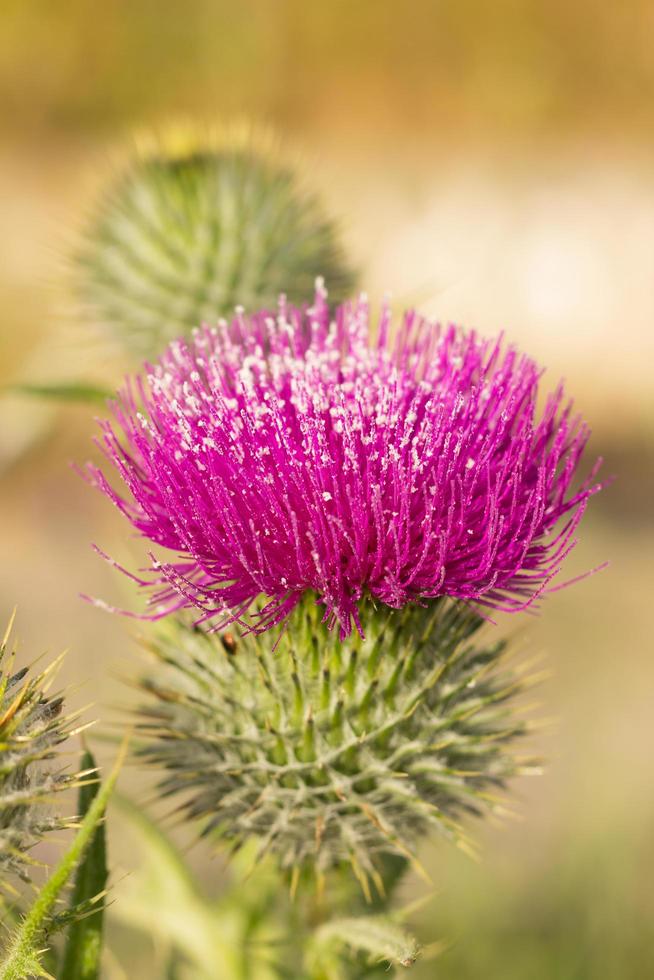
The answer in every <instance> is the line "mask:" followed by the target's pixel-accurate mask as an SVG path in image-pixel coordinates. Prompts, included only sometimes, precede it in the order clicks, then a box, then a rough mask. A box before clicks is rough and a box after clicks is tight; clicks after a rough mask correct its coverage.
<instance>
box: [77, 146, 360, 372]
mask: <svg viewBox="0 0 654 980" xmlns="http://www.w3.org/2000/svg"><path fill="white" fill-rule="evenodd" d="M76 267H77V280H78V291H79V293H80V295H81V299H82V301H83V304H84V307H85V309H86V311H87V313H88V314H89V315H90V317H91V319H92V320H95V321H96V322H98V323H99V324H100V325H103V326H104V327H105V328H106V329H108V330H109V331H110V333H111V334H112V336H114V338H116V339H118V340H119V342H120V343H121V344H123V345H124V346H126V347H127V348H129V349H130V350H133V351H135V352H136V353H137V354H140V355H142V356H151V355H154V354H155V353H158V352H159V351H160V350H161V348H162V347H163V346H164V345H165V344H166V343H168V342H169V341H171V340H173V339H174V338H176V337H179V336H182V335H184V334H188V333H190V331H191V330H192V328H194V327H199V326H200V325H201V324H202V323H205V322H206V323H209V324H214V323H215V322H216V320H217V318H218V317H220V316H231V315H232V314H233V311H234V306H235V305H236V304H237V303H242V304H244V305H247V306H248V307H250V308H255V309H256V308H262V307H269V308H274V305H275V303H276V301H277V296H278V295H279V293H280V292H281V291H282V290H287V291H288V295H289V299H290V300H292V301H297V302H302V301H304V300H307V299H309V298H310V296H311V292H312V289H313V281H314V279H315V277H316V275H318V274H319V273H321V274H325V275H326V276H328V277H329V281H330V282H331V283H332V285H333V288H334V290H335V292H336V293H338V294H339V295H341V296H344V295H346V294H347V292H348V291H349V290H350V288H351V286H352V282H353V273H352V270H351V268H350V267H349V266H348V264H347V262H346V260H345V257H344V254H343V251H342V248H341V244H340V241H339V235H338V231H337V228H336V226H335V224H334V223H333V222H332V221H331V220H330V219H329V218H328V217H327V216H326V214H325V212H324V210H323V207H322V205H321V203H320V201H319V200H318V198H317V197H316V196H315V195H314V194H313V193H312V192H309V191H307V190H305V189H304V188H303V187H302V185H301V183H300V182H299V180H298V179H297V178H296V176H295V174H294V173H293V171H292V170H291V169H289V167H288V166H287V165H286V164H284V163H283V162H281V160H280V158H279V154H278V153H277V152H276V151H275V149H274V146H273V143H272V141H271V140H270V139H267V138H264V137H263V136H261V137H260V136H256V135H252V133H245V132H244V133H241V132H239V131H237V130H234V131H231V132H230V131H226V132H225V133H224V134H218V135H212V134H211V133H207V134H206V135H203V134H202V133H201V132H200V131H197V132H196V131H194V130H191V129H188V128H187V129H180V128H177V129H171V130H170V131H169V132H165V133H164V134H163V135H162V137H161V138H160V139H157V140H149V141H147V142H145V143H144V144H143V146H142V149H141V152H140V154H139V156H138V157H137V158H136V159H135V160H134V161H133V162H132V164H131V165H128V166H127V167H126V168H125V170H124V172H123V173H122V175H120V176H119V177H118V178H117V179H116V180H115V182H114V183H113V184H112V185H110V186H109V187H108V189H107V191H106V192H105V194H104V196H103V198H102V199H101V201H100V203H99V206H98V207H97V209H96V212H95V215H94V217H93V218H92V220H91V221H90V222H89V224H88V227H87V229H86V232H85V235H84V238H83V240H82V244H81V246H80V248H79V249H78V252H77V255H76Z"/></svg>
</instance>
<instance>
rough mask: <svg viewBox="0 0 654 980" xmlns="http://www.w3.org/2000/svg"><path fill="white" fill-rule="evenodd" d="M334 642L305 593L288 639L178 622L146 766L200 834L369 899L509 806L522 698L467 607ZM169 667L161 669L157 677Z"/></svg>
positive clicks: (170, 630) (171, 630)
mask: <svg viewBox="0 0 654 980" xmlns="http://www.w3.org/2000/svg"><path fill="white" fill-rule="evenodd" d="M361 612H362V626H363V632H364V634H365V639H363V638H362V637H361V636H359V635H358V634H356V633H355V634H353V635H351V636H350V637H348V638H347V639H345V640H339V638H338V635H337V631H336V630H334V631H332V632H330V631H328V630H327V629H326V627H325V626H324V625H322V624H321V622H320V618H321V613H322V610H321V608H320V607H319V606H317V605H316V603H315V600H314V598H313V597H312V596H311V595H307V596H306V597H305V598H304V599H303V600H302V602H301V604H300V605H299V606H298V607H297V608H296V609H295V610H294V612H293V613H292V615H291V618H290V620H289V623H288V626H287V628H286V630H285V631H284V632H283V633H282V634H281V636H280V635H279V634H277V635H275V634H276V631H275V630H271V631H268V632H265V633H263V634H260V635H258V636H257V635H252V634H250V635H238V634H237V633H236V632H233V633H211V634H207V633H205V632H203V631H202V630H200V629H198V628H194V627H192V626H190V625H188V624H185V623H184V622H182V621H180V620H179V619H175V618H172V617H171V618H170V619H169V620H168V621H167V622H166V623H165V624H164V626H163V628H162V630H161V631H160V632H159V634H158V637H157V639H156V640H155V641H154V643H153V645H152V650H153V653H154V654H155V656H156V657H157V659H158V660H159V661H160V662H161V664H160V669H159V670H158V671H157V672H155V673H154V675H153V676H152V677H150V678H148V679H147V680H146V681H144V682H143V687H144V689H145V690H146V691H147V692H148V694H149V695H151V697H152V699H153V700H150V701H149V702H148V703H147V704H146V705H145V706H144V707H143V709H142V720H141V725H140V729H141V735H142V736H143V737H144V741H143V743H142V745H141V747H140V751H141V753H142V756H143V757H144V758H145V759H146V760H148V761H149V762H150V763H153V764H155V765H156V766H159V767H162V768H163V769H164V770H165V776H164V778H163V780H162V781H161V783H160V790H161V793H162V794H163V795H164V796H170V795H177V794H181V795H182V796H183V802H182V804H181V806H182V810H183V811H184V812H185V814H186V816H187V817H188V818H189V819H192V820H196V819H197V820H200V821H201V823H202V826H203V833H204V834H206V835H210V836H214V835H216V836H218V837H222V838H223V839H226V840H227V841H230V842H232V844H233V845H234V846H236V847H239V846H241V845H243V844H244V843H246V842H247V841H248V840H249V839H251V838H254V839H256V840H257V841H258V842H259V853H260V854H261V855H262V854H264V853H266V852H273V853H274V854H276V856H277V858H278V860H279V862H280V865H281V867H283V868H284V869H287V870H288V871H290V872H291V873H292V875H293V876H294V877H295V878H296V879H297V877H298V875H299V874H300V873H305V872H306V871H311V872H315V873H316V875H317V877H318V879H319V880H320V879H321V878H322V876H323V875H324V874H325V873H326V872H328V871H329V870H330V869H331V868H333V867H338V866H349V867H350V868H351V869H352V870H353V871H354V874H355V875H356V877H357V878H358V879H359V882H360V883H361V886H362V888H363V890H364V892H365V893H366V894H367V895H370V894H371V893H372V889H371V887H370V886H371V882H372V883H373V884H374V885H376V886H377V888H378V889H379V891H380V892H381V891H383V887H384V881H385V880H386V876H385V869H386V868H387V867H388V862H389V860H391V861H392V860H393V859H397V858H398V857H399V858H401V859H404V860H409V861H411V862H414V861H415V859H414V846H415V844H416V842H417V841H418V840H419V839H420V838H421V837H422V836H423V835H424V834H425V833H426V832H428V831H429V830H430V829H435V830H436V831H438V832H440V833H441V834H444V835H445V836H446V837H448V838H450V839H452V840H453V841H455V842H456V843H458V844H459V845H460V846H463V847H464V848H465V847H466V846H468V844H467V838H466V835H465V831H464V830H463V829H462V827H461V825H460V823H459V818H460V817H461V816H463V815H465V814H479V813H482V812H484V811H488V810H492V809H494V808H496V807H498V806H499V803H500V800H499V799H498V798H497V797H496V796H495V795H494V791H495V790H497V789H500V788H501V787H503V786H504V783H505V781H506V780H507V778H508V777H510V776H512V775H515V774H517V773H518V772H520V771H523V767H522V766H521V765H520V764H519V763H518V761H517V760H516V758H515V757H514V755H513V753H512V751H511V748H510V746H511V743H512V742H513V740H514V739H516V738H517V737H518V736H521V735H522V734H523V733H524V731H525V727H526V726H525V723H524V722H521V721H516V720H515V719H514V718H513V717H512V715H511V711H510V708H509V707H508V706H507V705H506V703H505V702H506V701H507V699H508V698H510V697H511V696H513V695H514V694H515V693H516V692H517V691H518V690H519V688H520V684H519V682H518V681H517V679H516V677H515V676H514V675H513V673H511V672H509V671H508V669H507V668H506V667H505V666H503V664H502V657H503V654H504V652H505V646H504V644H503V643H502V642H500V643H496V644H494V645H485V644H484V643H481V644H480V643H479V642H477V637H476V634H477V633H478V630H479V628H480V626H482V624H483V620H482V619H481V618H480V617H479V616H478V615H477V614H476V613H475V612H474V611H472V610H471V609H470V608H468V607H466V606H465V605H463V604H462V603H456V602H451V601H449V600H446V599H442V600H436V601H435V602H434V603H432V604H431V605H430V606H429V607H428V608H425V607H421V606H417V605H409V606H406V607H405V608H403V609H401V610H387V611H385V612H381V611H379V610H376V609H375V607H374V606H373V604H372V602H367V603H363V604H362V609H361ZM162 666H163V667H165V669H161V667H162Z"/></svg>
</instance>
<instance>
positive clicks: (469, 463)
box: [466, 456, 475, 470]
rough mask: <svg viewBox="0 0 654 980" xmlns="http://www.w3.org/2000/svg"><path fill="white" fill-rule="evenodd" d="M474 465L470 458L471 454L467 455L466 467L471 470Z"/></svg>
mask: <svg viewBox="0 0 654 980" xmlns="http://www.w3.org/2000/svg"><path fill="white" fill-rule="evenodd" d="M474 465H475V461H474V459H473V458H472V456H469V457H468V462H467V463H466V469H467V470H471V469H472V467H473V466H474Z"/></svg>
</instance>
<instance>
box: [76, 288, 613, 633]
mask: <svg viewBox="0 0 654 980" xmlns="http://www.w3.org/2000/svg"><path fill="white" fill-rule="evenodd" d="M540 374H541V372H540V370H539V369H538V367H537V366H536V365H535V364H534V362H533V361H532V360H530V359H529V358H527V357H525V356H524V355H521V354H519V353H518V352H517V351H515V350H514V349H513V348H511V347H509V348H504V347H503V345H502V343H501V341H487V340H482V339H480V338H479V337H478V336H477V335H476V334H475V333H474V332H465V331H462V330H461V329H459V328H457V327H454V326H448V327H441V326H440V325H438V324H436V323H434V322H432V321H430V320H427V319H425V318H423V317H421V316H419V315H418V314H417V313H415V312H407V313H405V315H404V317H403V319H402V322H401V323H400V324H398V325H397V327H394V326H393V324H392V322H391V312H390V309H389V308H388V307H387V306H384V307H383V309H382V311H381V314H380V316H379V319H378V322H377V323H376V324H374V323H372V322H371V315H370V310H369V306H368V303H367V301H366V299H365V297H361V298H360V299H359V300H358V301H356V302H352V303H346V304H344V305H343V306H340V307H338V308H337V309H335V310H333V311H330V308H329V306H328V304H327V299H326V292H325V290H324V288H323V287H322V284H320V283H319V284H318V287H317V289H316V295H315V299H314V302H313V305H312V306H311V307H309V308H308V309H297V308H295V307H291V306H288V305H287V304H286V303H285V301H284V299H283V298H282V299H281V300H280V304H279V309H278V312H277V315H273V314H271V313H269V312H265V311H264V312H260V313H256V314H254V315H252V316H246V315H245V314H244V313H242V312H237V315H236V317H235V319H234V320H233V321H232V323H231V324H229V325H228V324H225V323H221V324H219V325H218V327H216V328H213V327H207V326H205V327H202V328H201V329H199V330H197V331H195V332H194V335H193V338H192V339H191V340H190V341H188V342H186V341H184V340H179V341H176V342H174V343H173V344H171V345H170V347H168V349H167V350H166V351H165V352H164V354H163V356H162V357H161V359H160V360H159V361H158V362H156V363H155V364H153V365H150V364H147V365H145V368H144V372H143V374H142V375H140V376H138V377H137V378H136V379H134V380H133V381H132V382H130V383H128V384H127V386H126V387H125V389H124V390H123V391H122V392H121V394H120V396H119V399H118V401H117V402H115V403H114V404H113V405H112V412H113V416H114V421H113V423H112V422H109V421H105V422H102V423H101V424H102V432H103V438H102V448H103V450H104V452H105V454H106V456H107V458H108V460H109V461H110V462H111V463H112V464H113V466H114V467H115V468H116V470H117V471H118V473H119V475H120V477H121V478H122V481H123V482H124V484H125V486H126V488H127V490H128V491H129V493H128V494H127V495H126V496H123V494H122V493H119V492H117V491H116V490H114V489H113V488H112V487H111V486H110V484H109V483H108V481H107V479H106V478H105V476H104V474H103V473H102V471H101V470H99V469H97V468H96V467H93V466H89V467H88V473H89V475H90V477H91V480H92V482H94V483H95V484H96V485H97V486H98V487H99V488H100V489H101V490H103V491H104V493H106V494H107V496H108V497H110V498H111V499H112V500H113V502H114V503H115V504H116V505H117V506H118V507H119V508H120V510H121V511H122V512H123V513H124V514H125V516H126V517H127V518H128V520H129V521H130V522H131V524H132V525H133V526H134V528H136V530H137V531H138V532H139V533H140V534H141V535H143V536H144V537H146V538H148V539H149V540H150V541H152V542H153V543H154V544H156V545H158V546H160V547H161V548H164V549H168V550H169V551H173V552H175V553H176V556H175V559H174V560H169V561H164V560H163V559H162V558H161V556H158V558H155V557H154V555H151V556H150V559H151V567H150V569H149V573H148V577H147V579H146V578H138V579H137V581H138V582H139V583H140V584H141V585H143V586H145V587H148V588H149V589H151V594H150V600H149V607H148V613H147V615H148V616H150V617H151V618H158V617H159V616H163V615H166V614H167V613H169V612H172V611H173V610H175V609H179V608H182V607H197V609H199V610H200V611H201V616H200V621H205V620H213V621H214V623H216V624H218V625H223V624H224V623H226V622H228V621H233V620H235V619H242V617H244V616H246V614H247V613H248V610H250V607H251V606H252V604H253V602H254V600H255V599H256V598H257V597H259V596H262V595H263V596H265V597H267V598H268V601H267V602H266V603H265V604H264V605H263V607H261V606H258V607H257V611H255V612H252V613H251V615H250V617H249V625H250V626H251V627H252V628H253V629H256V630H260V629H267V628H268V627H270V626H272V625H273V624H275V623H278V622H280V621H281V620H283V619H284V618H285V617H286V616H287V615H288V614H289V613H290V611H291V610H292V609H293V607H294V606H295V605H296V603H297V602H298V601H299V599H300V597H301V596H302V594H303V593H305V592H306V591H307V590H312V591H313V592H315V593H316V594H317V596H318V598H319V601H320V602H322V603H323V604H324V606H325V620H326V622H327V623H328V624H329V626H330V627H332V626H333V625H335V623H337V622H338V624H339V625H340V633H341V635H342V636H343V637H345V636H346V635H348V634H349V633H350V631H351V629H352V626H353V624H354V625H355V626H357V627H358V625H359V619H358V604H359V602H360V601H370V600H373V601H375V602H378V603H384V604H386V605H388V606H391V607H393V608H398V607H401V606H403V605H405V604H406V603H411V602H425V601H428V600H430V599H432V598H434V597H436V596H442V595H447V596H451V597H455V598H458V599H462V600H467V601H474V602H477V603H479V604H481V605H484V606H487V607H492V608H495V609H501V610H506V611H509V612H513V611H517V610H520V609H525V608H526V607H527V606H530V605H531V604H532V603H533V602H534V601H535V600H536V599H537V597H538V596H539V595H541V594H542V592H543V591H544V589H545V588H546V587H547V586H548V584H549V583H550V582H551V580H552V579H553V577H554V576H555V575H556V574H557V572H558V571H559V568H560V566H561V563H562V562H563V559H564V558H565V556H566V554H567V553H568V552H569V551H570V549H571V548H572V547H573V545H574V543H575V539H574V535H575V530H576V527H577V525H578V523H579V520H580V519H581V516H582V514H583V511H584V508H585V506H586V502H587V500H588V498H589V496H590V495H591V494H592V493H594V492H595V491H596V490H597V489H599V488H598V486H597V485H593V480H594V477H595V473H596V471H597V465H596V466H595V467H594V468H593V470H592V471H591V473H590V475H589V476H588V478H587V479H586V480H585V481H584V482H583V483H582V484H581V485H579V481H578V480H577V478H576V473H577V468H578V464H579V461H580V457H581V455H582V451H583V449H584V446H585V444H586V442H587V439H588V428H587V427H586V425H585V424H584V423H583V422H581V420H580V419H579V418H578V417H576V416H573V415H572V412H571V405H570V404H569V403H567V402H566V401H565V399H564V393H563V389H562V387H559V388H557V389H556V390H555V391H554V393H553V394H551V395H550V396H549V397H548V398H547V400H546V402H545V403H544V407H543V408H542V411H540V412H539V411H538V410H537V400H538V385H539V379H540Z"/></svg>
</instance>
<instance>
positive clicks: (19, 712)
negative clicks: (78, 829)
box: [0, 624, 78, 892]
mask: <svg viewBox="0 0 654 980" xmlns="http://www.w3.org/2000/svg"><path fill="white" fill-rule="evenodd" d="M10 630H11V624H10V627H9V628H8V629H7V632H6V633H5V636H4V639H3V640H2V642H1V643H0V881H2V884H0V892H1V891H2V886H3V885H4V886H5V887H6V886H7V885H8V881H7V879H6V877H5V876H6V875H7V874H9V873H13V874H15V875H17V876H18V877H20V878H22V879H23V880H25V881H27V880H29V873H28V869H29V866H30V864H33V863H34V861H33V860H32V859H31V858H30V855H29V851H30V850H31V848H32V847H33V846H34V845H35V844H36V843H37V842H38V841H39V840H41V839H42V838H43V837H44V836H45V835H46V834H47V833H49V832H50V831H52V830H57V829H60V828H61V827H63V826H65V825H66V821H65V820H64V819H63V818H62V817H61V816H60V815H58V814H57V813H56V812H55V811H54V810H53V808H52V801H53V797H55V796H56V795H57V794H58V793H60V792H61V791H62V790H65V789H69V788H71V787H72V786H73V785H74V784H75V783H76V782H77V781H78V775H76V774H73V773H70V772H68V771H67V770H66V768H65V765H64V763H63V762H61V761H57V754H58V752H59V747H60V746H61V745H62V743H64V742H65V741H66V740H67V739H68V738H69V737H70V736H71V735H72V734H73V718H72V717H70V716H68V717H66V716H65V715H63V714H62V708H63V698H62V697H60V696H55V697H52V696H50V694H49V693H48V689H49V687H50V686H51V683H52V679H53V676H54V674H55V672H56V668H57V665H58V662H57V661H55V662H54V663H53V664H51V665H50V666H49V667H46V668H45V669H44V670H43V671H42V672H41V673H39V674H36V675H34V676H33V677H30V675H29V668H27V667H23V668H22V669H20V670H17V671H15V670H14V667H13V664H14V656H15V655H14V653H13V652H10Z"/></svg>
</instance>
